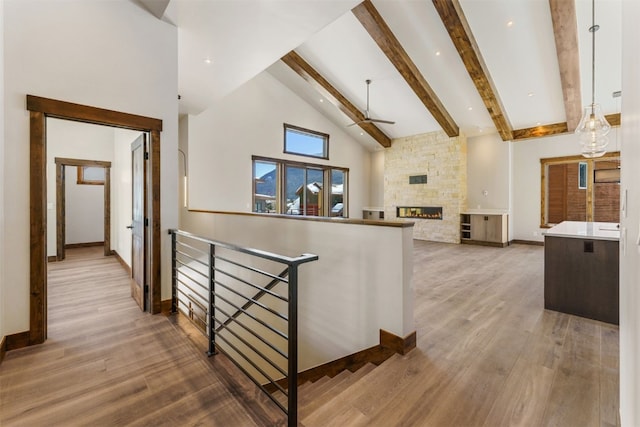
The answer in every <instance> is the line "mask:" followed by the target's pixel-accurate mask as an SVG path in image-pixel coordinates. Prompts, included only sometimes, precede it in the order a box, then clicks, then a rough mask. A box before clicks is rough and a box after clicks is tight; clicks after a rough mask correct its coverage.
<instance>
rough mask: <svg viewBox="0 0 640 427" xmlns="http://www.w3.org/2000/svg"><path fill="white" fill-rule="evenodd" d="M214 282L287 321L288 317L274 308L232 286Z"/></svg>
mask: <svg viewBox="0 0 640 427" xmlns="http://www.w3.org/2000/svg"><path fill="white" fill-rule="evenodd" d="M214 283H215V284H216V285H219V286H222V287H223V288H225V289H226V290H228V291H229V292H232V293H234V294H236V295H238V296H239V297H240V298H244V299H245V300H247V301H253V305H256V306H258V307H260V308H262V309H263V310H265V311H268V312H269V313H271V314H273V315H274V316H277V317H279V318H281V319H282V320H284V321H287V322H288V321H289V319H287V317H286V316H285V315H283V314H280V313H278V312H277V311H276V310H274V309H272V308H271V307H267V306H266V305H264V304H262V303H261V302H260V301H256V300H254V299H252V298H249V297H247V296H244V295H243V294H241V293H240V292H238V291H236V290H235V289H233V288H231V287H229V286H227V285H225V284H224V283H222V282H219V281H217V280H214ZM215 295H216V296H218V295H220V294H218V293H216V294H215Z"/></svg>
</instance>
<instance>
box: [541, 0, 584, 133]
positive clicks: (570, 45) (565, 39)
mask: <svg viewBox="0 0 640 427" xmlns="http://www.w3.org/2000/svg"><path fill="white" fill-rule="evenodd" d="M549 7H550V8H551V20H552V21H553V34H554V38H555V42H556V53H557V55H558V66H559V68H560V82H561V83H562V95H563V97H564V111H565V114H566V116H567V127H568V128H569V129H575V128H576V127H577V126H578V123H579V122H580V118H581V116H582V94H581V90H580V58H579V55H578V49H577V46H578V21H577V18H576V3H575V2H574V1H567V0H549Z"/></svg>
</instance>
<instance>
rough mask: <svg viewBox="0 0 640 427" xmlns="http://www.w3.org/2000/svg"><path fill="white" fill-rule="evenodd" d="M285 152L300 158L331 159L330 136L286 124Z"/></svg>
mask: <svg viewBox="0 0 640 427" xmlns="http://www.w3.org/2000/svg"><path fill="white" fill-rule="evenodd" d="M284 152H285V153H287V154H298V155H300V156H307V157H317V158H319V159H328V158H329V135H328V134H326V133H322V132H316V131H313V130H309V129H304V128H301V127H298V126H293V125H289V124H286V123H285V124H284Z"/></svg>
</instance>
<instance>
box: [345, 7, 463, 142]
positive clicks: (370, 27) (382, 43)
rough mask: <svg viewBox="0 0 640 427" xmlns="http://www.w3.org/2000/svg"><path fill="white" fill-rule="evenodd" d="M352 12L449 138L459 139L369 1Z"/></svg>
mask: <svg viewBox="0 0 640 427" xmlns="http://www.w3.org/2000/svg"><path fill="white" fill-rule="evenodd" d="M351 12H352V13H353V14H354V15H355V17H356V18H358V20H359V21H360V23H361V24H362V26H363V27H364V28H365V30H367V32H368V33H369V35H370V36H371V38H373V40H374V41H375V42H376V43H377V44H378V46H379V47H380V49H381V50H382V52H384V54H385V55H386V56H387V58H389V61H391V63H392V64H393V65H394V66H395V67H396V69H397V70H398V71H399V72H400V74H401V75H402V77H404V79H405V80H406V81H407V83H408V84H409V86H410V87H411V89H413V91H414V92H415V94H416V95H417V96H418V98H419V99H420V101H421V102H422V103H423V104H424V106H425V107H426V108H427V110H428V111H429V113H431V115H432V116H433V118H434V119H435V120H436V121H437V122H438V124H439V125H440V127H442V129H443V130H444V132H445V133H446V134H447V135H448V136H449V137H454V136H458V135H459V134H460V129H459V128H458V125H457V124H456V122H455V121H454V120H453V118H452V117H451V115H450V114H449V112H448V111H447V110H446V109H445V108H444V105H442V102H440V99H439V98H438V96H437V95H436V93H435V92H434V91H433V89H431V86H429V84H428V83H427V81H426V80H425V78H424V77H423V76H422V74H421V73H420V71H419V70H418V67H417V66H416V65H415V64H414V63H413V61H412V60H411V58H410V57H409V55H408V54H407V52H406V51H405V50H404V48H403V47H402V45H401V44H400V42H399V41H398V39H397V38H396V36H395V35H394V34H393V32H392V31H391V29H390V28H389V26H388V25H387V23H386V22H385V21H384V19H382V16H380V13H378V10H377V9H376V8H375V6H374V5H373V3H371V1H370V0H365V1H363V2H362V3H360V4H359V5H358V6H356V7H355V8H353V9H352V10H351Z"/></svg>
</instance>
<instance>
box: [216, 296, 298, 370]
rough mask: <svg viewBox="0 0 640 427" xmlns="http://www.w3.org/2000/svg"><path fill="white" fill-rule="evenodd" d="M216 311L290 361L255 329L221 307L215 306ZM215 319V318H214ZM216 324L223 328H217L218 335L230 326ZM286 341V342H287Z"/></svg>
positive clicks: (223, 323)
mask: <svg viewBox="0 0 640 427" xmlns="http://www.w3.org/2000/svg"><path fill="white" fill-rule="evenodd" d="M214 307H215V309H216V311H220V312H222V314H224V315H225V316H226V317H227V318H229V319H232V320H231V322H235V323H237V324H238V325H240V326H241V327H242V329H244V330H245V331H247V332H249V333H250V334H251V335H253V336H254V337H256V338H258V339H259V340H260V341H262V342H263V343H264V344H266V345H268V346H269V347H270V348H271V349H272V350H273V351H275V352H277V353H278V354H279V355H280V356H282V357H283V358H285V359H288V357H287V355H286V354H285V353H284V352H283V351H281V350H280V349H279V348H278V347H276V346H275V345H273V344H272V343H270V342H269V341H267V340H266V339H265V338H262V337H261V336H260V335H258V333H257V332H255V331H254V330H253V329H251V328H250V327H248V326H246V325H245V324H244V323H242V322H241V321H239V320H238V319H236V318H232V317H231V316H230V315H229V313H227V312H226V311H224V310H223V309H221V308H220V307H218V306H217V305H215V306H214ZM214 317H215V316H214ZM216 322H218V323H220V324H221V326H219V327H218V328H216V331H215V332H216V333H218V332H219V331H221V330H222V329H226V328H227V325H229V323H227V322H226V321H225V322H221V321H220V320H218V319H217V318H216ZM285 341H286V340H285ZM285 375H286V374H285Z"/></svg>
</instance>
